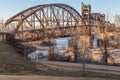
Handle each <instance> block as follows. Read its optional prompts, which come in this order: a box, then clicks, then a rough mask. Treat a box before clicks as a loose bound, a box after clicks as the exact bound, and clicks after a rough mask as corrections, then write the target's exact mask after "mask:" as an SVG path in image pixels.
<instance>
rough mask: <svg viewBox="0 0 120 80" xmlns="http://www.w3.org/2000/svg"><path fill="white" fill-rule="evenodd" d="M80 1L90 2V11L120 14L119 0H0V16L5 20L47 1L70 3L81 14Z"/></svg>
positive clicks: (112, 14) (47, 2)
mask: <svg viewBox="0 0 120 80" xmlns="http://www.w3.org/2000/svg"><path fill="white" fill-rule="evenodd" d="M82 2H84V3H85V4H91V6H92V12H97V13H99V12H100V13H109V14H110V15H111V16H114V15H115V14H120V0H0V18H2V19H4V20H7V19H8V18H10V17H12V16H14V15H15V14H17V13H18V12H20V11H22V10H25V9H27V8H29V7H32V6H36V5H40V4H49V3H64V4H67V5H70V6H72V7H73V8H75V9H76V10H77V11H78V12H79V13H80V14H81V3H82Z"/></svg>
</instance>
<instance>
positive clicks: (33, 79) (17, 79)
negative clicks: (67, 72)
mask: <svg viewBox="0 0 120 80" xmlns="http://www.w3.org/2000/svg"><path fill="white" fill-rule="evenodd" d="M0 80H112V79H103V78H102V79H98V78H77V77H56V76H12V75H0Z"/></svg>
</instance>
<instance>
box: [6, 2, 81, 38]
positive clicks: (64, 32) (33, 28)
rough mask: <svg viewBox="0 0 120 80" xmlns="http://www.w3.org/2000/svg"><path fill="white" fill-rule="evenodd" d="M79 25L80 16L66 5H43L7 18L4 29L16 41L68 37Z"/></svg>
mask: <svg viewBox="0 0 120 80" xmlns="http://www.w3.org/2000/svg"><path fill="white" fill-rule="evenodd" d="M78 24H79V25H80V24H81V15H80V14H79V13H78V12H77V11H76V10H75V9H74V8H72V7H70V6H69V5H66V4H59V3H57V4H43V5H38V6H34V7H31V8H28V9H26V10H24V11H21V12H20V13H18V14H16V15H15V16H13V17H11V18H9V19H8V20H7V21H6V23H5V27H6V30H7V32H8V33H11V34H14V35H15V37H16V39H23V38H33V37H34V38H37V37H41V36H52V35H54V37H55V36H68V35H72V34H73V33H75V29H77V28H76V27H77V25H78Z"/></svg>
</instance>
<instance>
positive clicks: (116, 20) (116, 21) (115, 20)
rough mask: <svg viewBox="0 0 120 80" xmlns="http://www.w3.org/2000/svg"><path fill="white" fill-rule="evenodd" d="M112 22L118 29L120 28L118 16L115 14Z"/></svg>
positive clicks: (119, 17) (119, 16)
mask: <svg viewBox="0 0 120 80" xmlns="http://www.w3.org/2000/svg"><path fill="white" fill-rule="evenodd" d="M114 22H115V24H116V25H117V26H118V27H120V14H116V15H115V16H114Z"/></svg>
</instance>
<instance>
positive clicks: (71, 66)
mask: <svg viewBox="0 0 120 80" xmlns="http://www.w3.org/2000/svg"><path fill="white" fill-rule="evenodd" d="M40 63H42V64H44V65H47V66H49V67H51V68H52V69H59V70H66V71H81V70H82V64H80V63H68V62H55V61H41V62H40ZM85 68H86V71H90V72H98V73H109V74H115V75H120V67H116V66H105V65H94V64H85Z"/></svg>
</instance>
